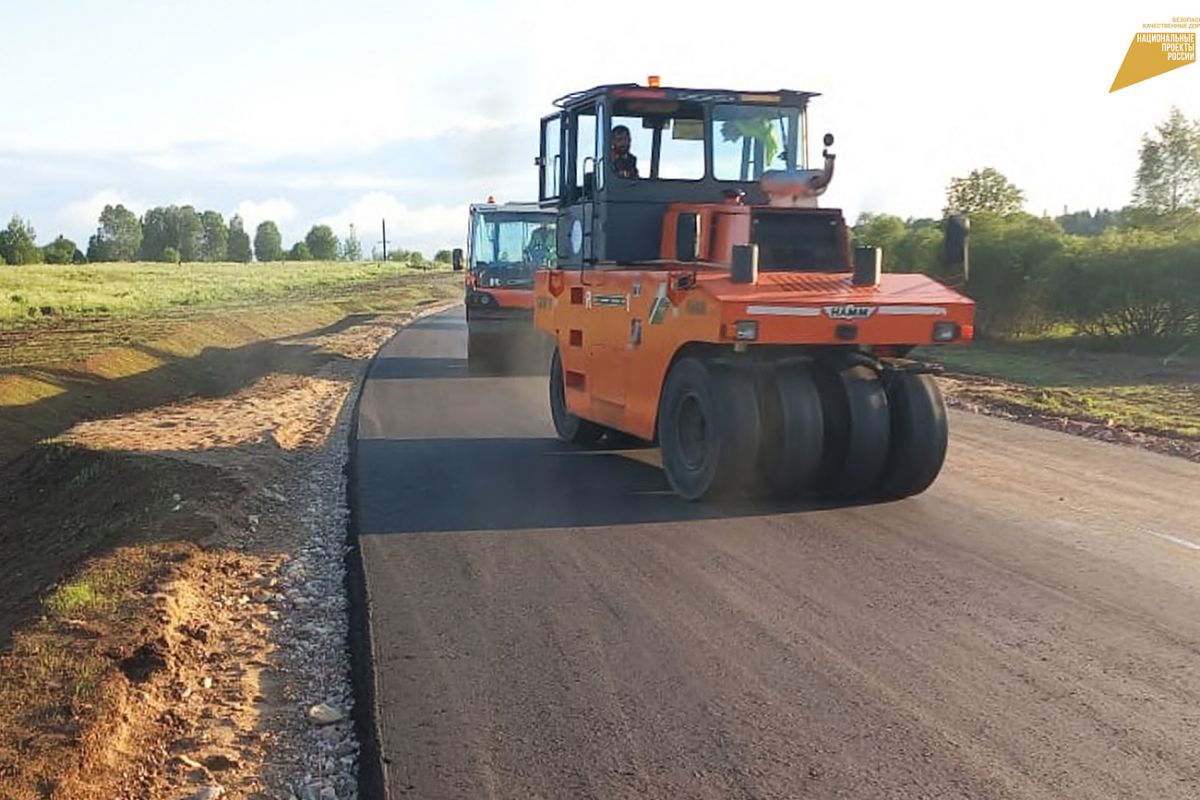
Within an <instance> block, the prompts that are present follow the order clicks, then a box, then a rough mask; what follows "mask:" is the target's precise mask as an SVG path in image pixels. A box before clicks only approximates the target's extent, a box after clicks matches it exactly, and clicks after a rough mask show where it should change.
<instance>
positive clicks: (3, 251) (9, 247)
mask: <svg viewBox="0 0 1200 800" xmlns="http://www.w3.org/2000/svg"><path fill="white" fill-rule="evenodd" d="M36 240H37V232H36V231H34V229H33V225H31V224H30V223H28V222H26V221H25V220H23V219H21V218H20V217H19V216H17V215H16V214H13V217H12V219H11V220H9V223H8V227H7V228H5V229H4V230H2V231H0V256H3V257H4V260H5V261H7V262H8V263H9V264H39V263H41V261H42V250H41V248H40V247H38V246H37V245H36V244H35V243H34V242H35V241H36Z"/></svg>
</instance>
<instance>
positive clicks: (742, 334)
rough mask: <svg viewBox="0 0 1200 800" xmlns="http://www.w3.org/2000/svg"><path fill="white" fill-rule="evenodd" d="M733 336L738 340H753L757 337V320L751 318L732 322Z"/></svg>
mask: <svg viewBox="0 0 1200 800" xmlns="http://www.w3.org/2000/svg"><path fill="white" fill-rule="evenodd" d="M733 338H734V339H737V340H738V341H739V342H753V341H754V340H755V339H757V338H758V322H757V321H756V320H752V319H746V320H742V321H740V322H735V323H734V324H733Z"/></svg>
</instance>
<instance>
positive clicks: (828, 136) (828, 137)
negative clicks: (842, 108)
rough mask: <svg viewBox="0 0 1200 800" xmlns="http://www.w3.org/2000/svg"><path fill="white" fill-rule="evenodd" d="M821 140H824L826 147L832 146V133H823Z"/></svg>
mask: <svg viewBox="0 0 1200 800" xmlns="http://www.w3.org/2000/svg"><path fill="white" fill-rule="evenodd" d="M821 141H823V142H825V146H826V147H833V134H832V133H827V134H825V138H824V139H822V140H821Z"/></svg>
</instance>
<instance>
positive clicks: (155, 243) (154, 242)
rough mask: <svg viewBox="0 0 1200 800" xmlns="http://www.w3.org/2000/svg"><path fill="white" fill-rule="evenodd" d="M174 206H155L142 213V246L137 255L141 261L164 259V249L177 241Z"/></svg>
mask: <svg viewBox="0 0 1200 800" xmlns="http://www.w3.org/2000/svg"><path fill="white" fill-rule="evenodd" d="M178 210H179V209H177V208H176V207H175V206H171V207H170V208H167V207H165V206H156V207H155V208H150V209H147V210H146V213H145V214H143V215H142V246H141V249H140V250H139V252H138V257H139V258H141V259H142V260H143V261H166V260H167V257H166V249H167V248H168V247H175V248H176V249H178V247H177V245H178V242H179V232H178V223H177V221H176V212H178Z"/></svg>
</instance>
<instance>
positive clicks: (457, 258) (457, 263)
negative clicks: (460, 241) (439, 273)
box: [450, 247, 463, 272]
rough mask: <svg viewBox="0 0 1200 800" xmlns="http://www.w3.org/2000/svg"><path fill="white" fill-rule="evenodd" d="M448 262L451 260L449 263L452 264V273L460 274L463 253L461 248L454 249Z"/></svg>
mask: <svg viewBox="0 0 1200 800" xmlns="http://www.w3.org/2000/svg"><path fill="white" fill-rule="evenodd" d="M450 260H451V262H452V263H453V264H454V271H455V272H462V268H463V251H462V248H461V247H456V248H454V252H453V254H452V255H451V259H450Z"/></svg>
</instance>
